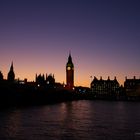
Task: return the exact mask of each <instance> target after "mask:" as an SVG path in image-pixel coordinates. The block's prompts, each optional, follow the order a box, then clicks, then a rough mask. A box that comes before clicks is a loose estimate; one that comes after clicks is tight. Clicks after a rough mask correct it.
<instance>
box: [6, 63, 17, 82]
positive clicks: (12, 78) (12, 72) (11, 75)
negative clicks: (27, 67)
mask: <svg viewBox="0 0 140 140" xmlns="http://www.w3.org/2000/svg"><path fill="white" fill-rule="evenodd" d="M7 80H8V81H9V82H14V80H15V73H14V67H13V62H12V64H11V67H10V71H9V73H8V77H7Z"/></svg>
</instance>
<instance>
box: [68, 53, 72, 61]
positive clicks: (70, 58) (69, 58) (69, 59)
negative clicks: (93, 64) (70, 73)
mask: <svg viewBox="0 0 140 140" xmlns="http://www.w3.org/2000/svg"><path fill="white" fill-rule="evenodd" d="M68 63H72V57H71V53H70V52H69V57H68Z"/></svg>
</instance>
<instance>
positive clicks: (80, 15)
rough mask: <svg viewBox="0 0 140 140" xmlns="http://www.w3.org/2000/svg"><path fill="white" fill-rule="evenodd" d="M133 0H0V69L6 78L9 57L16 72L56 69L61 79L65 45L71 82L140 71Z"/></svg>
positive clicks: (28, 74)
mask: <svg viewBox="0 0 140 140" xmlns="http://www.w3.org/2000/svg"><path fill="white" fill-rule="evenodd" d="M139 3H140V2H139V1H137V0H127V1H126V0H123V1H121V0H118V1H111V0H107V1H105V2H104V1H103V0H99V1H97V0H93V1H91V0H87V1H85V0H80V1H79V0H76V1H73V0H71V1H69V0H68V1H64V0H60V1H55V0H52V1H43V0H41V1H39V0H35V1H32V0H31V1H30V2H28V1H26V0H25V1H20V2H19V1H16V0H13V1H12V2H11V1H9V0H7V1H1V2H0V13H1V14H0V18H1V25H0V30H1V33H0V70H1V71H2V73H3V74H4V78H7V73H8V71H9V68H10V65H11V62H12V61H13V63H14V69H15V76H16V78H20V79H24V78H27V79H28V80H29V81H33V80H35V74H36V73H38V74H39V73H54V75H55V79H56V82H61V83H63V82H65V83H66V76H65V66H66V62H67V57H68V53H69V51H71V54H72V57H73V63H74V65H75V85H76V86H78V85H81V86H90V83H91V78H90V76H92V77H94V76H96V77H97V78H100V76H102V78H103V79H107V77H108V76H110V79H114V76H116V77H117V79H118V81H119V83H120V84H123V82H124V80H125V76H127V77H128V78H133V76H136V77H137V78H139V76H140V66H139V60H140V56H139V52H140V47H139V45H140V40H139V38H140V27H139V25H140V17H139V14H140V9H139Z"/></svg>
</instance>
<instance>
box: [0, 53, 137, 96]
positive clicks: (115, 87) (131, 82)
mask: <svg viewBox="0 0 140 140" xmlns="http://www.w3.org/2000/svg"><path fill="white" fill-rule="evenodd" d="M6 83H8V84H9V83H13V84H14V83H16V84H25V85H30V86H34V87H37V88H43V87H46V88H57V89H66V90H69V91H75V93H80V94H87V93H88V94H92V95H94V97H97V98H100V97H104V96H114V95H115V96H116V95H118V96H124V95H125V96H127V97H140V79H136V77H135V76H134V77H133V78H132V79H127V78H126V79H125V82H124V86H121V85H120V84H119V82H118V81H117V78H116V77H114V79H113V80H111V79H110V77H108V79H107V80H104V79H102V77H100V79H98V78H96V77H94V79H93V80H92V82H91V84H90V88H87V87H81V86H79V87H75V86H74V64H73V62H72V57H71V54H69V56H68V60H67V63H66V84H64V83H63V84H61V83H56V82H55V78H54V75H52V74H49V75H47V74H46V75H44V74H43V75H41V74H39V75H37V74H36V76H35V82H28V81H27V79H25V80H24V81H21V80H16V79H15V73H14V66H13V62H12V64H11V67H10V70H9V72H8V75H7V79H4V78H3V74H2V72H1V71H0V87H1V85H3V84H6Z"/></svg>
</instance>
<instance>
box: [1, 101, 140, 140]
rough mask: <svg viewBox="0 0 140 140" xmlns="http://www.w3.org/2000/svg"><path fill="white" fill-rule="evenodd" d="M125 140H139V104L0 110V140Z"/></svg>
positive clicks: (81, 103)
mask: <svg viewBox="0 0 140 140" xmlns="http://www.w3.org/2000/svg"><path fill="white" fill-rule="evenodd" d="M124 139H125V140H139V139H140V102H121V101H88V100H79V101H72V102H65V103H57V104H53V105H42V106H28V107H18V108H17V107H11V108H8V109H1V110H0V140H124Z"/></svg>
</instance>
